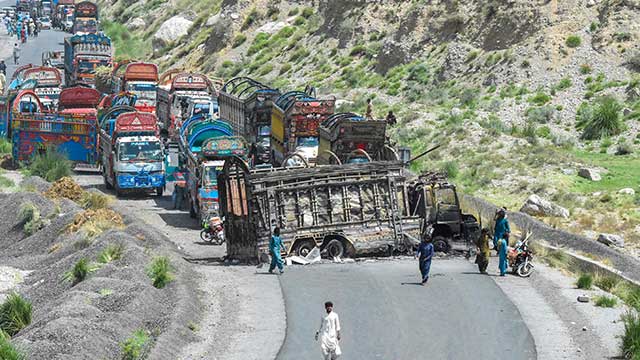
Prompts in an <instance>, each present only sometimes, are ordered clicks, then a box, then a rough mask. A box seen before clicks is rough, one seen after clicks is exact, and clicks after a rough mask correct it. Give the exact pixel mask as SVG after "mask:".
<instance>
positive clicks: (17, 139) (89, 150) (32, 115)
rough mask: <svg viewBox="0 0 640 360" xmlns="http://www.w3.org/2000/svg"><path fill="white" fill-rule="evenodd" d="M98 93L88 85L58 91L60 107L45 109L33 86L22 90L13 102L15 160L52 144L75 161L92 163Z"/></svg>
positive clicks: (29, 155)
mask: <svg viewBox="0 0 640 360" xmlns="http://www.w3.org/2000/svg"><path fill="white" fill-rule="evenodd" d="M99 101H100V94H99V93H98V92H97V91H95V90H93V89H89V88H83V87H76V88H67V89H64V90H63V91H62V92H61V93H60V99H59V102H58V106H59V111H58V112H57V113H55V112H46V111H44V107H43V105H42V103H41V102H40V100H39V99H38V96H37V94H36V93H35V92H34V91H33V90H22V91H20V92H19V93H18V95H17V96H16V98H15V99H14V100H13V104H12V119H11V130H12V131H11V139H12V143H13V158H14V160H15V161H25V162H28V161H30V160H31V158H32V157H33V156H34V155H35V154H38V153H43V152H45V151H46V150H47V149H50V148H53V149H55V150H57V151H58V152H60V153H62V154H65V155H66V157H67V158H68V159H69V160H71V161H73V162H76V163H82V164H89V165H92V164H95V162H96V141H97V120H96V109H95V107H96V106H97V104H98V102H99Z"/></svg>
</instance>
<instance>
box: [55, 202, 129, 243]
mask: <svg viewBox="0 0 640 360" xmlns="http://www.w3.org/2000/svg"><path fill="white" fill-rule="evenodd" d="M123 228H124V221H123V220H122V216H121V215H120V214H118V213H117V212H115V211H113V210H111V209H97V210H93V209H89V210H85V211H83V212H81V213H79V214H77V215H76V217H75V218H74V219H73V222H72V223H71V224H69V225H68V226H67V229H66V230H67V232H69V233H73V232H78V231H82V232H84V234H85V238H88V239H92V238H94V237H96V236H98V235H100V234H102V233H103V232H104V231H106V230H109V229H123Z"/></svg>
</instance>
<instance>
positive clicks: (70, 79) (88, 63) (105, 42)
mask: <svg viewBox="0 0 640 360" xmlns="http://www.w3.org/2000/svg"><path fill="white" fill-rule="evenodd" d="M111 52H112V49H111V39H110V38H109V37H107V36H104V35H97V34H87V35H74V36H71V37H67V38H65V39H64V63H65V65H64V69H65V81H66V85H67V86H73V85H76V84H84V85H88V86H91V87H95V85H96V79H95V77H96V74H95V73H96V68H97V67H98V66H111Z"/></svg>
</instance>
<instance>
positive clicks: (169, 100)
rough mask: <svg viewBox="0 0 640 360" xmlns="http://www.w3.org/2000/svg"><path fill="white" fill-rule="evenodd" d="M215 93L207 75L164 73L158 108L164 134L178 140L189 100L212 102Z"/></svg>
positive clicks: (159, 88) (175, 140) (159, 91)
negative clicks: (183, 114)
mask: <svg viewBox="0 0 640 360" xmlns="http://www.w3.org/2000/svg"><path fill="white" fill-rule="evenodd" d="M169 77H171V79H168V78H169ZM162 80H164V81H162ZM214 94H215V89H214V88H213V85H212V83H211V81H210V80H209V78H208V77H207V76H206V75H203V74H197V73H187V72H178V73H175V72H174V73H165V74H163V75H162V78H161V82H160V86H159V87H158V101H157V108H156V110H157V115H158V121H159V122H160V127H161V132H162V133H163V135H164V136H167V137H168V138H169V139H170V140H171V141H172V142H177V141H178V137H179V134H178V129H180V126H181V125H182V122H183V121H184V120H186V119H183V118H182V113H183V112H184V111H185V110H186V109H184V107H185V105H187V104H188V100H189V99H192V100H193V101H199V100H202V102H203V104H204V103H205V102H206V103H207V104H210V102H211V100H212V97H213V96H214ZM201 110H202V109H201ZM208 110H213V109H208Z"/></svg>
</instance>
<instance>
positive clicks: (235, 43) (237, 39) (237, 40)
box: [231, 34, 247, 49]
mask: <svg viewBox="0 0 640 360" xmlns="http://www.w3.org/2000/svg"><path fill="white" fill-rule="evenodd" d="M245 41H247V37H246V36H245V35H244V34H238V35H236V37H235V38H233V42H232V43H231V47H232V48H234V49H235V48H237V47H238V46H240V45H242V44H244V42H245Z"/></svg>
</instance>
